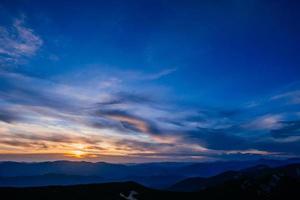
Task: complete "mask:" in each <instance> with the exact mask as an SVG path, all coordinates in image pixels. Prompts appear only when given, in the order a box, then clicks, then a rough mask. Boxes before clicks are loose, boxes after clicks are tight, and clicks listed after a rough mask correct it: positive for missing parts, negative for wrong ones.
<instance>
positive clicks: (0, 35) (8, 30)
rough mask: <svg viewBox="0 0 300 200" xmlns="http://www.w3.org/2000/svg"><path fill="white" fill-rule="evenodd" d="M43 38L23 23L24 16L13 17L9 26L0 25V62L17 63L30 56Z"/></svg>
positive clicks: (40, 44)
mask: <svg viewBox="0 0 300 200" xmlns="http://www.w3.org/2000/svg"><path fill="white" fill-rule="evenodd" d="M42 44H43V40H42V39H41V38H40V37H39V36H38V35H36V34H35V32H34V31H33V30H32V29H31V28H28V27H27V26H26V25H25V20H24V17H23V18H21V19H15V20H14V21H13V24H12V25H11V26H10V27H4V26H0V64H2V65H4V64H6V65H7V64H18V63H19V62H21V61H23V59H24V58H29V57H32V56H34V55H35V54H36V52H37V51H38V50H39V49H40V47H41V46H42Z"/></svg>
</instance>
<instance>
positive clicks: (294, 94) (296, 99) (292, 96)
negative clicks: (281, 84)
mask: <svg viewBox="0 0 300 200" xmlns="http://www.w3.org/2000/svg"><path fill="white" fill-rule="evenodd" d="M271 100H286V101H287V102H288V103H289V104H300V90H295V91H289V92H286V93H282V94H278V95H275V96H273V97H272V98H271Z"/></svg>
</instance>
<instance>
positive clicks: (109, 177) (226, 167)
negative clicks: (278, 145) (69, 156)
mask: <svg viewBox="0 0 300 200" xmlns="http://www.w3.org/2000/svg"><path fill="white" fill-rule="evenodd" d="M292 163H300V159H298V158H293V159H287V160H271V159H260V160H252V161H216V162H205V163H168V162H166V163H143V164H112V163H104V162H98V163H91V162H72V161H53V162H40V163H34V162H33V163H25V162H0V187H7V186H12V187H33V186H50V185H76V184H91V183H106V182H117V181H118V182H120V181H134V182H137V183H139V184H142V185H144V186H147V187H151V188H156V189H167V188H170V187H171V186H172V185H174V184H175V183H180V181H182V180H184V179H187V180H189V178H191V179H192V180H193V177H201V178H199V179H201V180H202V179H203V181H204V182H205V180H206V179H205V178H208V177H214V176H216V175H218V174H221V173H223V172H226V173H229V174H230V173H231V172H228V171H239V170H243V169H246V168H250V167H253V166H258V165H261V166H267V167H280V166H285V165H288V164H292ZM225 175H226V174H225ZM196 179H197V178H196ZM199 181H200V180H199ZM200 182H201V181H200ZM171 189H172V188H171Z"/></svg>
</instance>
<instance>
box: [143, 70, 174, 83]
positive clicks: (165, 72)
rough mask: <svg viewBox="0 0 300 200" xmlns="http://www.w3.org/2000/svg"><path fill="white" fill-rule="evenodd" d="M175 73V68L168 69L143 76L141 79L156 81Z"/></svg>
mask: <svg viewBox="0 0 300 200" xmlns="http://www.w3.org/2000/svg"><path fill="white" fill-rule="evenodd" d="M176 71H177V68H169V69H164V70H162V71H160V72H158V73H153V74H148V75H144V76H143V79H144V80H156V79H160V78H162V77H164V76H167V75H170V74H172V73H174V72H176Z"/></svg>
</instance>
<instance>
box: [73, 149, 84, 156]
mask: <svg viewBox="0 0 300 200" xmlns="http://www.w3.org/2000/svg"><path fill="white" fill-rule="evenodd" d="M85 155H86V153H85V152H83V151H80V150H75V151H72V152H71V156H72V157H75V158H84V157H85Z"/></svg>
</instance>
